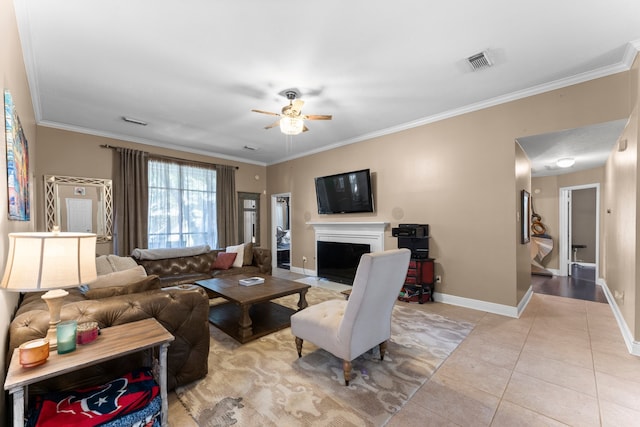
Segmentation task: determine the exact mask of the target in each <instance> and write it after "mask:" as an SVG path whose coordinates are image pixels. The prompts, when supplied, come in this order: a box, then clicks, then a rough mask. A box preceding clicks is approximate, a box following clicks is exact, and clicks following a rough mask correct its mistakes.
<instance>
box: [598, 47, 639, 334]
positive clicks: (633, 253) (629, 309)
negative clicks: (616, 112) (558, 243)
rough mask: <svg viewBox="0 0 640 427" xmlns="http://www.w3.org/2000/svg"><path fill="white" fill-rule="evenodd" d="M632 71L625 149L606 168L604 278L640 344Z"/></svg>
mask: <svg viewBox="0 0 640 427" xmlns="http://www.w3.org/2000/svg"><path fill="white" fill-rule="evenodd" d="M639 62H640V61H639V60H638V58H637V57H636V61H635V63H634V65H633V67H632V70H631V73H630V75H631V78H630V82H629V86H628V90H629V93H630V95H631V99H632V101H633V112H632V114H631V116H630V119H629V122H628V124H627V126H626V127H625V129H624V131H623V133H622V136H621V137H620V140H626V144H627V148H626V149H625V150H624V151H618V150H617V147H615V148H614V149H613V151H612V153H611V156H610V157H609V160H608V161H607V164H606V169H605V202H604V205H605V206H604V208H605V212H606V213H605V229H604V234H605V238H604V241H605V242H604V245H605V247H604V254H603V259H604V260H605V261H604V265H605V268H604V278H605V280H606V283H607V286H608V287H609V289H610V290H611V293H612V294H613V296H614V297H615V301H616V303H617V305H618V308H619V309H620V312H621V314H622V316H623V317H624V319H625V322H626V323H627V326H628V327H629V329H630V332H631V334H632V335H633V337H634V338H635V340H636V341H640V310H638V307H639V304H640V302H639V301H638V299H639V297H640V295H638V287H639V284H640V282H639V278H638V263H639V261H640V259H639V257H640V251H639V250H638V245H639V244H640V236H639V234H638V233H639V230H638V202H639V198H638V188H639V186H638V138H639V136H640V135H639V130H638V122H639V120H640V118H639V117H638V109H639V108H640V103H639V102H638V99H639V92H638V87H639V86H640V84H639V83H640V71H639V68H640V64H639Z"/></svg>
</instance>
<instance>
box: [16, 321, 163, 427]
mask: <svg viewBox="0 0 640 427" xmlns="http://www.w3.org/2000/svg"><path fill="white" fill-rule="evenodd" d="M174 339H175V338H174V336H173V335H171V334H170V333H169V332H167V330H166V329H165V328H163V327H162V325H161V324H160V323H158V321H157V320H156V319H153V318H150V319H144V320H140V321H137V322H132V323H126V324H123V325H118V326H112V327H110V328H105V329H102V330H101V334H100V336H99V337H98V338H97V339H96V340H95V341H94V342H92V343H89V344H85V345H79V346H78V347H77V349H76V351H74V352H71V353H67V354H58V353H57V352H56V351H55V350H54V351H52V352H51V353H49V358H48V359H47V361H46V362H45V363H44V364H42V365H40V366H36V367H34V368H23V367H22V366H21V365H20V355H19V353H18V352H19V351H20V350H19V349H17V348H16V349H15V350H14V351H13V355H12V357H11V364H10V365H9V370H8V372H7V377H6V380H5V382H4V389H5V390H8V391H9V394H11V395H12V396H13V425H14V427H17V426H24V410H25V398H27V397H28V386H29V385H30V384H33V383H36V382H38V381H42V380H45V379H47V378H51V377H55V376H58V375H63V374H65V373H67V372H72V371H75V370H78V369H81V368H85V367H87V366H92V365H95V364H98V363H100V362H104V361H107V360H111V359H115V358H118V357H121V356H125V355H127V354H131V353H135V352H138V351H143V350H147V349H150V348H153V347H159V349H160V351H159V357H158V361H157V362H158V368H159V370H158V371H159V372H158V373H157V374H158V376H159V378H156V381H158V383H159V385H160V397H161V399H162V426H163V427H166V426H167V424H168V415H169V403H168V401H167V349H168V347H169V344H170V343H171V342H172V341H173V340H174ZM154 371H155V370H154Z"/></svg>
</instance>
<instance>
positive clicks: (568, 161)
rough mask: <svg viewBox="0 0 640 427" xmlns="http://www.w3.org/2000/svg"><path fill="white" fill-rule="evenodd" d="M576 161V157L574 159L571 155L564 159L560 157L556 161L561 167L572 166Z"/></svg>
mask: <svg viewBox="0 0 640 427" xmlns="http://www.w3.org/2000/svg"><path fill="white" fill-rule="evenodd" d="M575 163H576V160H575V159H572V158H570V157H566V158H564V159H559V160H558V161H557V162H556V165H558V167H559V168H570V167H571V166H573V165H574V164H575Z"/></svg>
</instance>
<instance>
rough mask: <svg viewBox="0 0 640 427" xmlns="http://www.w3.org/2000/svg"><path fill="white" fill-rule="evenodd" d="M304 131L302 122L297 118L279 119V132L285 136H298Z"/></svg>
mask: <svg viewBox="0 0 640 427" xmlns="http://www.w3.org/2000/svg"><path fill="white" fill-rule="evenodd" d="M303 129H304V120H302V119H301V118H299V117H282V118H281V119H280V132H282V133H284V134H285V135H298V134H299V133H301V132H302V130H303Z"/></svg>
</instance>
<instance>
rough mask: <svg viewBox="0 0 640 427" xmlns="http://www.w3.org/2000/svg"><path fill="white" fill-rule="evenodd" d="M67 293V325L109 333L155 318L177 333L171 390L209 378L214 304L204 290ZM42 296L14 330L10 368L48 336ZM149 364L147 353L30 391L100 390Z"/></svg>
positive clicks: (23, 310) (24, 309)
mask: <svg viewBox="0 0 640 427" xmlns="http://www.w3.org/2000/svg"><path fill="white" fill-rule="evenodd" d="M67 291H68V292H69V295H67V296H66V297H65V299H64V303H63V306H62V311H61V314H60V317H61V319H62V320H73V319H75V320H77V321H78V323H82V322H91V321H94V322H98V326H99V327H100V328H101V329H103V328H108V327H110V326H116V325H122V324H125V323H130V322H135V321H138V320H142V319H146V318H151V317H153V318H155V319H156V320H157V321H158V322H160V324H162V326H164V327H165V329H167V330H168V331H169V332H170V333H171V334H173V335H174V337H175V340H174V341H173V342H172V343H171V345H170V346H169V349H168V352H167V386H168V387H167V388H168V389H169V390H171V389H174V388H175V387H176V386H178V385H184V384H188V383H190V382H192V381H195V380H197V379H200V378H203V377H204V376H205V375H207V371H208V356H209V342H210V341H209V338H210V337H209V324H208V315H209V299H208V297H207V295H206V293H205V292H204V291H203V290H202V289H195V290H180V289H168V290H162V289H155V290H148V291H144V292H138V293H130V294H125V295H116V296H110V297H107V298H98V299H88V298H87V297H86V296H85V295H84V294H83V293H82V292H81V291H80V290H79V289H78V288H73V289H67ZM41 296H42V293H41V292H34V293H27V294H25V295H24V298H23V300H22V301H21V303H20V306H19V307H18V309H17V312H16V315H15V317H14V319H13V321H12V322H11V324H10V326H9V353H8V355H7V359H6V360H7V364H8V362H9V360H11V354H12V353H13V350H14V349H15V348H16V347H18V346H20V344H22V343H24V342H26V341H29V340H33V339H36V338H43V337H45V336H46V335H47V330H48V328H49V310H48V307H47V305H46V303H45V302H44V301H43V300H42V299H41V298H40V297H41ZM98 339H100V338H99V337H98ZM86 345H91V344H90V343H89V344H86ZM145 360H146V359H145V357H144V354H142V353H141V352H139V353H134V354H131V355H128V356H124V357H120V358H117V359H114V360H112V361H109V362H106V363H103V364H100V365H96V366H92V367H89V368H84V369H81V370H78V371H76V372H72V373H69V374H65V375H63V376H59V377H54V378H51V379H49V380H45V381H42V382H39V383H36V384H33V385H32V386H30V387H29V391H30V393H41V392H47V391H59V390H69V389H75V388H84V387H87V386H95V385H96V384H100V383H106V382H108V381H110V380H112V379H113V378H115V376H117V375H120V374H124V373H126V372H128V371H131V370H133V369H135V368H139V367H140V366H145V363H144V362H145Z"/></svg>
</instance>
